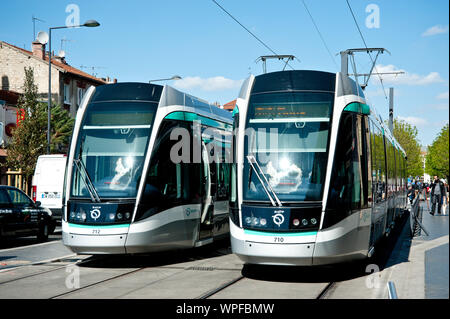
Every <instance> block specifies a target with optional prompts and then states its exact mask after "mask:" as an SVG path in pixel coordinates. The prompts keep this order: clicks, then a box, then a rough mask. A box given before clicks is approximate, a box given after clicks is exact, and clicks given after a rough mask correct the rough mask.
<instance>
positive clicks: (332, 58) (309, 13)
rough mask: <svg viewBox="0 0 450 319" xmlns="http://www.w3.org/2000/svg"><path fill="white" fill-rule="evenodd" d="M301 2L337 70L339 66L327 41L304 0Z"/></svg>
mask: <svg viewBox="0 0 450 319" xmlns="http://www.w3.org/2000/svg"><path fill="white" fill-rule="evenodd" d="M302 2H303V6H304V7H305V9H306V12H308V15H309V17H310V18H311V21H312V23H313V24H314V27H315V28H316V31H317V33H318V34H319V37H320V39H321V40H322V43H323V45H324V46H325V49H326V50H327V52H328V54H329V56H330V58H331V60H332V61H333V63H334V65H335V66H336V68H337V69H338V70H339V66H338V65H337V63H336V60H335V58H334V56H333V54H331V51H330V49H329V48H328V45H327V43H326V41H325V39H324V37H323V36H322V33H321V32H320V30H319V27H318V26H317V24H316V22H315V21H314V18H313V16H312V14H311V12H310V11H309V9H308V7H307V6H306V3H305V0H302Z"/></svg>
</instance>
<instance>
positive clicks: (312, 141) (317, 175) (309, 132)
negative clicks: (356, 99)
mask: <svg viewBox="0 0 450 319" xmlns="http://www.w3.org/2000/svg"><path fill="white" fill-rule="evenodd" d="M333 98H334V96H333V94H331V93H266V94H258V95H254V96H252V98H251V100H250V103H249V110H248V115H247V116H248V120H247V131H246V139H245V154H246V158H244V183H245V185H244V194H243V195H244V200H246V201H269V199H270V197H269V195H270V196H271V197H273V198H278V199H279V200H280V201H281V202H283V201H287V202H289V201H319V200H321V198H322V192H323V183H324V180H325V170H326V165H327V154H328V152H327V150H328V137H329V128H330V118H331V110H332V104H333ZM251 162H253V164H252V163H251Z"/></svg>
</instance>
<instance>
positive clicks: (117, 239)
mask: <svg viewBox="0 0 450 319" xmlns="http://www.w3.org/2000/svg"><path fill="white" fill-rule="evenodd" d="M93 237H95V238H93ZM126 238H127V235H104V236H90V235H79V234H70V233H69V234H68V233H63V243H64V245H66V246H67V247H69V249H70V250H72V251H73V252H74V253H77V254H85V255H97V254H98V255H100V254H125V253H126V251H125V241H126Z"/></svg>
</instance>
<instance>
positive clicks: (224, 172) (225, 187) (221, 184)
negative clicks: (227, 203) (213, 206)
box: [217, 159, 230, 200]
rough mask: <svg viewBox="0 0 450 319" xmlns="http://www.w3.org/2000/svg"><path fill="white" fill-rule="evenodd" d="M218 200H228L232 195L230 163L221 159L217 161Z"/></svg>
mask: <svg viewBox="0 0 450 319" xmlns="http://www.w3.org/2000/svg"><path fill="white" fill-rule="evenodd" d="M217 168H218V169H217V172H218V173H217V200H228V199H229V196H230V164H229V163H226V162H225V159H221V162H220V163H217Z"/></svg>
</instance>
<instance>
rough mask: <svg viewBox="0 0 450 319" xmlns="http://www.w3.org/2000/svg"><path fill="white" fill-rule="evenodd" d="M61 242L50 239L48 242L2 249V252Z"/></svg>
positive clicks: (0, 250)
mask: <svg viewBox="0 0 450 319" xmlns="http://www.w3.org/2000/svg"><path fill="white" fill-rule="evenodd" d="M60 242H61V240H54V241H49V242H46V243H39V244H33V245H27V246H20V247H14V248H7V249H0V252H1V253H4V252H6V251H14V250H20V249H27V248H33V247H39V246H46V245H51V244H54V243H60Z"/></svg>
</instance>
